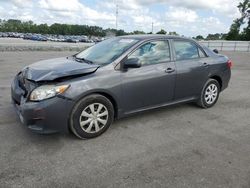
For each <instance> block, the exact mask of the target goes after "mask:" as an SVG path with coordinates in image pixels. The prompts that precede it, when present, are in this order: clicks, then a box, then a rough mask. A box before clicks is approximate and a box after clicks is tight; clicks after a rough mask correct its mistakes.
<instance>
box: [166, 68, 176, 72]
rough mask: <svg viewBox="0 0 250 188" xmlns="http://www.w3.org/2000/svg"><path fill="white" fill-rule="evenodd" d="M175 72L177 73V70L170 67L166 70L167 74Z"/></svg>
mask: <svg viewBox="0 0 250 188" xmlns="http://www.w3.org/2000/svg"><path fill="white" fill-rule="evenodd" d="M174 71H175V69H173V68H170V67H169V68H167V69H166V70H165V72H166V73H171V72H174Z"/></svg>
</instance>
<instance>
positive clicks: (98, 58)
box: [76, 38, 138, 65]
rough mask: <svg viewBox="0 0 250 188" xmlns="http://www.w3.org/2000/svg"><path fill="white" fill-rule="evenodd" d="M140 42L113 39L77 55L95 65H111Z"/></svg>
mask: <svg viewBox="0 0 250 188" xmlns="http://www.w3.org/2000/svg"><path fill="white" fill-rule="evenodd" d="M136 42H138V40H135V39H125V38H111V39H107V40H104V41H103V42H100V43H97V44H96V45H94V46H91V47H89V48H87V49H86V50H84V51H82V52H80V53H79V54H77V55H76V58H79V59H84V60H86V61H89V62H93V63H94V64H99V65H104V64H108V63H111V62H112V61H114V60H116V59H117V58H118V57H120V55H122V54H123V53H124V52H125V51H126V50H128V49H129V48H130V47H131V46H133V45H134V44H135V43H136Z"/></svg>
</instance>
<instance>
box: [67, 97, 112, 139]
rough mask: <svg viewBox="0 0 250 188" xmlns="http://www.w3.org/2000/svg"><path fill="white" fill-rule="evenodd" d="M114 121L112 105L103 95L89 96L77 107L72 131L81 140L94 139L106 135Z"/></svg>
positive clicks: (74, 112)
mask: <svg viewBox="0 0 250 188" xmlns="http://www.w3.org/2000/svg"><path fill="white" fill-rule="evenodd" d="M113 120H114V108H113V105H112V103H111V102H110V101H109V100H108V99H107V98H106V97H104V96H102V95H99V94H94V95H89V96H87V97H85V98H83V99H82V100H80V101H79V102H78V103H77V104H76V105H75V107H74V109H73V111H72V114H71V118H70V129H71V131H72V132H73V133H74V134H75V135H76V136H77V137H79V138H82V139H83V138H94V137H97V136H99V135H101V134H102V133H104V132H105V131H106V130H107V129H108V128H109V126H110V125H111V124H112V122H113Z"/></svg>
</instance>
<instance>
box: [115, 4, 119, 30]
mask: <svg viewBox="0 0 250 188" xmlns="http://www.w3.org/2000/svg"><path fill="white" fill-rule="evenodd" d="M115 28H116V30H117V29H118V4H117V2H116V11H115Z"/></svg>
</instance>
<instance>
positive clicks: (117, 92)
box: [11, 35, 232, 138]
mask: <svg viewBox="0 0 250 188" xmlns="http://www.w3.org/2000/svg"><path fill="white" fill-rule="evenodd" d="M231 66H232V62H231V61H230V60H229V59H228V58H227V57H225V56H223V55H220V54H218V53H217V51H211V50H209V49H208V48H206V47H204V46H201V45H200V44H198V43H197V42H196V41H194V40H191V39H187V38H182V37H173V36H166V35H133V36H122V37H115V38H111V39H107V40H105V41H103V42H100V43H98V44H96V45H94V46H92V47H90V48H88V49H86V50H84V51H82V52H80V53H78V54H75V55H73V56H69V57H63V58H57V59H50V60H45V61H40V62H37V63H34V64H32V65H29V66H27V67H25V68H24V69H23V70H21V71H20V72H19V73H18V74H17V75H16V77H15V78H14V80H13V83H12V87H11V92H12V101H13V104H14V106H15V108H16V110H17V113H18V115H19V117H20V120H21V121H22V122H23V124H25V125H26V126H27V127H28V128H29V129H30V130H32V131H34V132H37V133H53V132H59V131H60V132H68V131H71V132H73V133H74V134H75V135H76V136H77V137H79V138H93V137H96V136H99V135H101V134H102V133H103V132H105V131H106V130H107V129H108V128H109V126H110V125H111V124H112V122H113V120H114V119H119V118H122V117H125V116H128V115H130V114H134V113H137V112H141V111H144V110H150V109H154V108H158V107H163V106H168V105H173V104H177V103H183V102H195V103H197V104H198V105H199V106H200V107H202V108H210V107H212V106H213V105H214V104H215V103H216V102H217V100H218V98H219V94H220V92H221V91H223V90H224V89H225V88H226V87H227V86H228V83H229V80H230V76H231V69H230V68H231Z"/></svg>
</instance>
